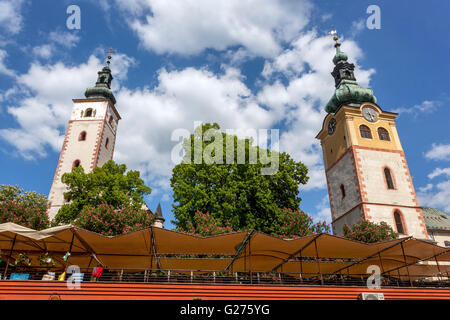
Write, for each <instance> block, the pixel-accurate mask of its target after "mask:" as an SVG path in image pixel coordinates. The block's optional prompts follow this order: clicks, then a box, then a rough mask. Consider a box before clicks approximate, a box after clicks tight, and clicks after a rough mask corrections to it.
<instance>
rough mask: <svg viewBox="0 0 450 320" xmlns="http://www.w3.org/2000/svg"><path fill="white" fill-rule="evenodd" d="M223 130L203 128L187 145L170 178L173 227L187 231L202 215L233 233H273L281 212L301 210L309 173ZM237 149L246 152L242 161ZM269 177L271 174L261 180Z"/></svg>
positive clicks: (215, 126) (213, 126) (214, 126)
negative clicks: (301, 193) (301, 191)
mask: <svg viewBox="0 0 450 320" xmlns="http://www.w3.org/2000/svg"><path fill="white" fill-rule="evenodd" d="M219 129H220V127H219V125H218V124H216V123H215V124H205V125H202V126H199V127H198V128H196V130H195V133H194V134H192V135H191V137H190V139H185V140H184V142H183V150H184V158H183V161H182V163H180V164H178V165H176V166H175V167H174V169H173V172H172V178H171V186H172V189H173V197H174V205H173V212H174V216H175V221H172V222H173V223H174V224H175V225H176V226H177V227H179V228H181V229H182V230H187V229H188V223H189V222H190V223H194V224H195V219H194V217H195V214H196V212H197V211H201V212H209V213H210V215H211V216H212V217H214V218H216V219H219V220H220V221H222V222H223V223H225V221H227V222H228V223H229V225H228V226H229V227H231V228H232V229H233V230H244V229H246V230H250V229H255V230H259V231H263V232H267V233H273V232H275V231H276V228H277V226H278V223H276V222H277V221H278V219H279V214H280V208H290V209H292V210H298V209H299V205H300V200H301V199H300V198H299V197H298V193H299V184H306V182H307V181H308V177H307V172H308V169H307V168H306V167H305V166H304V165H303V164H302V163H301V162H296V161H294V160H293V159H292V158H291V157H290V156H289V155H288V154H286V153H276V152H271V151H269V150H266V149H261V148H259V147H253V146H252V140H251V139H238V138H237V136H234V135H227V134H226V133H224V132H221V131H220V130H219ZM202 137H208V139H209V141H205V140H207V139H204V138H202ZM194 146H195V147H196V148H194ZM227 148H228V149H227ZM239 148H241V150H242V149H243V150H245V151H244V154H245V158H243V159H242V158H241V159H239V157H238V150H239ZM240 154H243V152H241V153H240ZM199 159H200V161H198V160H199ZM230 159H231V160H232V161H230ZM267 159H269V160H270V161H268V160H267ZM202 160H203V161H202ZM220 163H222V164H220ZM273 168H275V169H276V170H273ZM264 170H266V171H264ZM267 172H269V173H272V174H262V173H267ZM223 227H226V225H223Z"/></svg>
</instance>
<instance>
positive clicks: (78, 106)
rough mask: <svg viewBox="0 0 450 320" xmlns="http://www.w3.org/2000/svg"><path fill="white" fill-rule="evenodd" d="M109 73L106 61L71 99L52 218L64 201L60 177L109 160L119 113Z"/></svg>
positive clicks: (52, 196) (52, 193)
mask: <svg viewBox="0 0 450 320" xmlns="http://www.w3.org/2000/svg"><path fill="white" fill-rule="evenodd" d="M112 80H113V77H112V75H111V70H110V68H109V60H108V65H107V66H105V67H104V68H103V69H102V70H101V71H99V72H98V78H97V82H96V84H95V87H92V88H88V89H87V90H86V92H85V96H86V98H85V99H74V100H73V108H72V113H71V116H70V120H69V123H68V125H67V129H66V135H65V138H64V142H63V146H62V149H61V154H60V156H59V161H58V165H57V168H56V172H55V176H54V178H53V183H52V187H51V189H50V194H49V201H50V209H49V212H48V214H49V218H50V219H53V218H54V217H55V216H56V214H57V213H58V210H59V209H60V208H61V206H62V205H63V204H64V203H66V201H65V199H64V192H66V185H65V184H64V183H63V182H62V181H61V177H62V175H63V174H64V173H66V172H71V171H72V168H74V167H78V166H82V167H83V169H84V170H85V172H90V171H92V170H93V169H94V168H95V167H97V166H102V165H103V164H104V163H105V162H107V161H108V160H112V158H113V154H114V145H115V142H116V134H117V126H118V123H119V120H120V115H119V113H118V111H117V109H116V107H115V104H116V99H115V97H114V95H113V93H112V91H111V81H112Z"/></svg>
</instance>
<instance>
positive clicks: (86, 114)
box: [84, 108, 92, 118]
mask: <svg viewBox="0 0 450 320" xmlns="http://www.w3.org/2000/svg"><path fill="white" fill-rule="evenodd" d="M84 116H85V117H86V118H88V117H92V109H90V108H89V109H87V110H86V113H85V114H84Z"/></svg>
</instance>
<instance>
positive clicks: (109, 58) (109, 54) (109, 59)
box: [106, 48, 115, 66]
mask: <svg viewBox="0 0 450 320" xmlns="http://www.w3.org/2000/svg"><path fill="white" fill-rule="evenodd" d="M113 52H115V51H114V49H113V48H110V49H109V51H108V61H106V63H107V64H108V66H109V64H110V63H111V58H112V57H111V55H112V54H113Z"/></svg>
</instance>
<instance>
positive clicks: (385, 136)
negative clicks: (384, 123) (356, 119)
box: [378, 127, 391, 141]
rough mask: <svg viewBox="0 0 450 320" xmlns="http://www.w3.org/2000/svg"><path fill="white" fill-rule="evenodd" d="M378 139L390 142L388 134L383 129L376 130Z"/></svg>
mask: <svg viewBox="0 0 450 320" xmlns="http://www.w3.org/2000/svg"><path fill="white" fill-rule="evenodd" d="M378 137H380V140H384V141H391V138H389V132H388V131H387V130H386V129H385V128H381V127H380V128H378Z"/></svg>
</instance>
